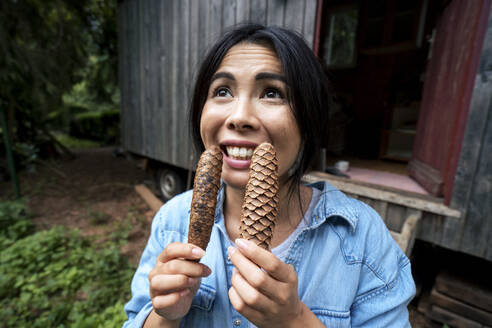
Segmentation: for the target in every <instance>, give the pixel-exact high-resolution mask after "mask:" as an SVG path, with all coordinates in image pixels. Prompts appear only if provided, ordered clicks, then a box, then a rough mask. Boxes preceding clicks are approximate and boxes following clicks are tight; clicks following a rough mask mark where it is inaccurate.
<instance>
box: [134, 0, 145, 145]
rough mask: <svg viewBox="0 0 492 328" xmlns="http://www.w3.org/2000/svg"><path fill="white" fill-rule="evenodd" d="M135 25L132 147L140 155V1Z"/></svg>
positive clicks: (136, 6) (135, 13)
mask: <svg viewBox="0 0 492 328" xmlns="http://www.w3.org/2000/svg"><path fill="white" fill-rule="evenodd" d="M133 5H134V8H133V23H134V26H135V31H134V38H135V39H134V40H135V41H134V43H133V44H134V45H136V47H135V48H134V49H133V50H132V52H133V53H134V56H135V57H134V58H135V59H134V62H133V69H134V76H133V78H134V83H135V89H134V90H135V92H134V104H135V106H134V108H133V111H132V112H133V114H132V119H133V125H134V129H135V130H134V132H133V135H132V145H133V147H132V148H133V149H135V150H138V153H142V152H143V147H142V141H141V139H142V115H141V114H142V113H141V112H140V111H141V106H140V103H141V102H140V97H141V89H140V85H141V76H140V71H141V67H140V65H141V63H140V51H139V49H140V42H141V38H140V25H141V24H140V6H139V2H138V1H133Z"/></svg>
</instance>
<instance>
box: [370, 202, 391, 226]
mask: <svg viewBox="0 0 492 328" xmlns="http://www.w3.org/2000/svg"><path fill="white" fill-rule="evenodd" d="M373 208H374V210H375V211H376V212H378V214H379V216H380V217H381V219H383V221H384V223H386V219H387V212H388V202H385V201H382V200H380V201H376V202H375V203H374V206H373Z"/></svg>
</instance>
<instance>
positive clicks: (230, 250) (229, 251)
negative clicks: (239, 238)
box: [227, 246, 236, 258]
mask: <svg viewBox="0 0 492 328" xmlns="http://www.w3.org/2000/svg"><path fill="white" fill-rule="evenodd" d="M235 252H236V248H234V247H232V246H229V247H228V248H227V253H228V254H229V258H230V257H231V256H232V254H234V253H235Z"/></svg>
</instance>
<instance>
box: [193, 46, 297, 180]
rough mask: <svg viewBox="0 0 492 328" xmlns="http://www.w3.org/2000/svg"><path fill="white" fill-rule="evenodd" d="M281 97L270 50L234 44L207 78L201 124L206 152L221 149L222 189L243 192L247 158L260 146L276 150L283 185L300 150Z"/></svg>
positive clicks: (281, 76) (294, 126)
mask: <svg viewBox="0 0 492 328" xmlns="http://www.w3.org/2000/svg"><path fill="white" fill-rule="evenodd" d="M286 96H287V85H286V83H285V78H284V74H283V71H282V65H281V62H280V60H279V59H278V58H277V55H276V53H275V52H274V51H273V50H272V49H270V48H268V47H265V46H262V45H257V44H252V43H239V44H237V45H235V46H234V47H232V48H231V49H230V50H229V51H228V52H227V54H226V55H225V57H224V59H223V60H222V63H221V64H220V66H219V68H218V69H217V72H215V74H214V76H213V77H212V82H211V85H210V89H209V92H208V96H207V101H206V102H205V105H204V107H203V113H202V116H201V120H200V134H201V137H202V140H203V143H204V145H205V148H209V147H211V146H213V145H218V146H220V148H221V149H222V152H223V154H224V162H223V166H222V179H223V180H224V181H225V183H226V184H227V185H229V186H231V187H234V188H244V187H245V186H246V183H247V182H248V178H249V165H250V163H251V155H252V153H253V150H254V149H255V147H256V146H258V145H259V144H261V143H262V142H269V143H271V144H272V145H273V146H274V147H275V149H276V151H277V158H278V160H279V176H280V181H279V182H280V186H282V184H283V183H285V181H286V179H287V177H288V176H287V175H288V170H289V168H290V167H291V166H292V165H293V164H294V162H295V160H296V158H297V155H298V152H299V148H300V144H301V137H300V133H299V128H298V126H297V123H296V121H295V119H294V116H293V114H292V110H291V108H290V104H289V102H288V101H287V98H286Z"/></svg>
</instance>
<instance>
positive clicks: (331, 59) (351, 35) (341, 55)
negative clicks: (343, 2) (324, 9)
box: [323, 7, 359, 68]
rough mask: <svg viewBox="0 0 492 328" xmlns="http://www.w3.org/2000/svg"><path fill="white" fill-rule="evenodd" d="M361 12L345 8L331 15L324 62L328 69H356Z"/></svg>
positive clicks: (353, 8) (324, 45)
mask: <svg viewBox="0 0 492 328" xmlns="http://www.w3.org/2000/svg"><path fill="white" fill-rule="evenodd" d="M358 18H359V10H358V8H357V7H348V8H347V7H344V8H341V9H338V10H333V11H331V12H330V13H329V16H328V24H327V27H328V28H327V31H326V34H325V35H326V37H325V39H324V42H323V53H324V56H323V60H324V63H325V65H326V66H327V67H328V68H346V67H354V66H355V64H356V54H357V52H356V36H357V22H358Z"/></svg>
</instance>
